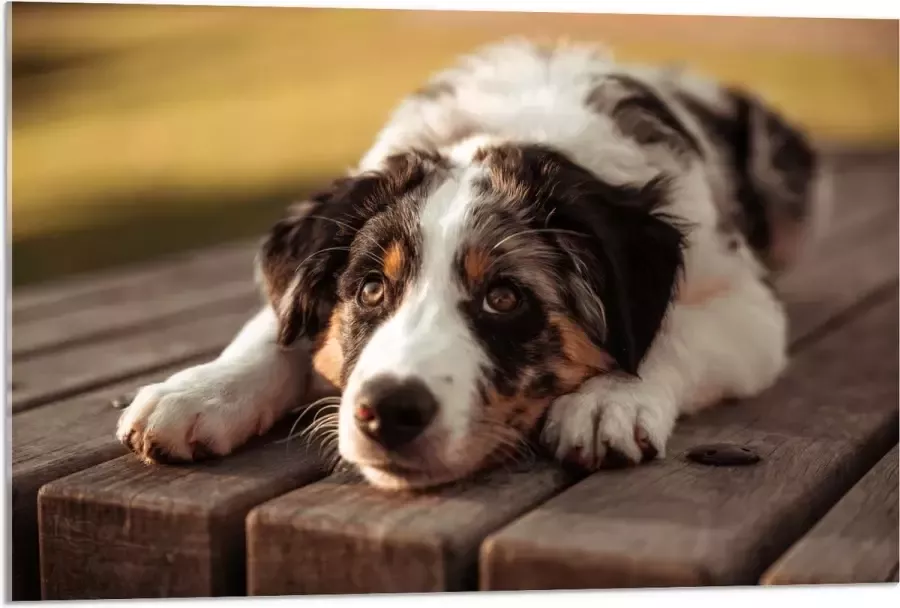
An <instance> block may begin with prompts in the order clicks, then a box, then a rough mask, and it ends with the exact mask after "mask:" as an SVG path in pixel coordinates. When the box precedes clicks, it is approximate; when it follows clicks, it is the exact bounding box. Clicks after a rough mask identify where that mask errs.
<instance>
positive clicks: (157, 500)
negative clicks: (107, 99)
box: [10, 152, 898, 599]
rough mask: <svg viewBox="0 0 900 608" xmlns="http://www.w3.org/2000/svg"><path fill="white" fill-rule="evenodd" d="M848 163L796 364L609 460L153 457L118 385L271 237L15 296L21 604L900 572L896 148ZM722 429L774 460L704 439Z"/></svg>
mask: <svg viewBox="0 0 900 608" xmlns="http://www.w3.org/2000/svg"><path fill="white" fill-rule="evenodd" d="M830 159H831V160H832V161H833V167H834V174H835V184H834V188H835V206H834V211H833V215H834V219H833V221H832V223H831V226H830V228H829V229H828V231H827V234H826V237H825V238H824V239H823V240H822V241H821V242H820V244H819V245H818V247H817V252H816V254H815V255H811V256H809V257H808V258H807V261H806V262H805V263H804V264H803V265H801V266H800V267H798V268H797V269H796V270H795V271H794V272H792V273H791V274H790V275H788V276H786V277H784V279H783V280H782V281H781V282H780V289H781V291H782V292H783V293H784V294H785V298H786V300H787V302H788V307H789V312H790V316H791V319H792V326H791V344H792V347H791V350H792V364H791V366H790V368H789V370H788V372H787V373H786V375H785V376H784V377H783V378H782V380H781V381H780V382H779V383H778V384H777V385H776V386H775V387H773V388H772V389H771V390H769V391H767V392H766V393H765V394H763V395H760V396H758V397H757V398H754V399H751V400H749V401H746V402H742V403H735V404H724V405H722V406H720V407H717V408H713V409H711V410H709V411H707V412H704V413H703V414H701V415H698V416H696V417H695V418H691V419H688V420H685V421H684V422H683V423H681V425H680V426H679V427H678V429H677V431H676V433H675V436H674V438H673V439H672V441H671V443H670V446H669V454H668V456H667V458H666V459H664V460H661V461H657V462H653V463H651V464H648V465H645V466H641V467H638V468H631V469H623V470H611V471H601V472H598V473H595V474H593V475H589V476H579V475H577V474H575V473H572V472H571V471H565V470H562V469H561V468H559V467H557V466H556V465H554V464H552V463H550V462H545V461H540V460H538V461H536V462H533V463H523V464H520V465H516V466H510V467H505V468H499V469H496V470H493V471H488V472H485V473H484V474H482V475H480V476H477V477H476V478H475V479H473V480H470V481H467V482H463V483H460V484H457V485H454V486H450V487H447V488H444V489H442V490H440V491H437V492H433V493H425V494H416V495H412V494H391V493H385V492H381V491H378V490H376V489H373V488H371V487H369V486H367V485H365V484H364V483H361V482H360V481H359V480H358V479H357V478H355V477H354V476H353V475H352V474H350V473H348V472H345V471H338V472H334V473H331V472H329V471H327V470H326V469H325V467H324V466H323V464H322V463H321V460H320V454H319V452H318V451H317V450H315V449H312V448H311V447H309V446H305V445H303V443H302V442H300V441H293V442H283V441H280V440H282V439H284V437H285V436H286V435H287V427H283V426H279V427H278V428H277V429H276V430H275V431H273V432H272V433H270V434H269V435H267V436H266V437H265V438H262V439H260V440H259V441H256V442H254V444H253V445H251V446H249V447H248V448H246V449H244V450H241V451H240V452H238V453H236V454H234V455H233V456H231V457H228V458H225V459H222V460H217V461H212V462H207V463H202V464H195V465H184V466H152V467H151V466H147V465H144V464H141V463H139V462H138V461H137V459H136V458H135V457H133V456H132V455H130V454H128V453H127V452H126V450H125V448H124V447H122V446H121V445H119V444H118V442H117V441H116V440H115V437H114V427H115V422H116V419H117V418H118V416H119V413H120V412H119V411H118V410H116V409H114V408H113V407H111V405H110V400H111V399H113V398H115V397H118V396H120V395H122V394H127V393H128V392H130V391H132V390H134V389H135V388H137V387H139V386H141V385H144V384H147V383H149V382H153V381H156V380H158V379H162V378H164V377H166V376H167V375H169V374H170V373H172V372H173V371H175V370H177V369H179V368H181V367H183V366H185V365H188V364H192V363H197V362H200V361H202V360H204V359H205V358H210V357H212V356H213V355H215V354H216V352H217V351H218V350H219V349H221V348H222V347H223V346H224V345H225V344H226V343H227V342H228V341H229V340H230V338H231V337H232V335H233V334H234V332H235V331H236V330H237V329H238V328H239V327H240V326H241V325H242V323H243V322H244V320H245V319H246V318H247V316H248V315H249V314H251V313H252V312H253V310H254V309H255V307H256V306H258V303H259V296H258V295H257V293H256V291H255V288H254V286H253V284H252V281H251V263H252V258H253V254H254V250H255V245H254V243H240V244H236V245H227V246H222V247H218V248H216V249H210V250H204V251H197V252H193V253H189V254H185V255H181V256H179V257H177V258H173V259H169V260H167V261H164V262H158V263H155V264H153V265H148V266H144V267H141V268H133V269H127V270H124V271H119V272H116V273H107V274H103V275H101V276H95V277H88V278H78V279H75V280H69V281H65V282H60V283H57V284H52V285H46V286H36V287H33V288H28V289H21V290H17V292H16V293H15V294H14V295H13V299H12V320H13V332H12V353H13V359H12V386H11V391H10V395H11V399H10V401H11V408H12V496H13V525H12V530H13V560H12V561H13V567H14V576H13V599H40V598H41V597H43V598H44V599H65V598H152V597H166V596H181V597H188V596H222V595H245V594H251V595H279V594H309V593H316V594H318V593H365V592H424V591H442V590H467V589H468V590H473V589H484V590H493V589H506V590H510V589H559V588H599V587H633V586H690V585H722V584H754V583H762V584H789V583H815V582H832V583H839V582H879V581H880V582H884V581H897V565H898V543H897V537H898V529H897V500H898V498H897V458H898V453H897V439H898V266H897V260H898V192H897V185H898V171H897V165H898V157H897V154H896V153H895V152H892V153H859V152H857V153H849V152H848V153H835V154H834V155H833V156H831V157H830ZM717 443H727V444H731V445H734V446H739V447H747V448H750V449H752V450H753V451H755V452H756V453H757V454H758V455H759V456H760V457H761V460H760V461H759V462H758V463H757V464H754V465H751V466H726V467H717V466H706V465H704V464H700V463H697V462H694V461H692V460H690V459H688V458H686V457H685V454H686V452H687V451H688V450H690V449H691V448H693V447H696V446H699V445H705V444H717Z"/></svg>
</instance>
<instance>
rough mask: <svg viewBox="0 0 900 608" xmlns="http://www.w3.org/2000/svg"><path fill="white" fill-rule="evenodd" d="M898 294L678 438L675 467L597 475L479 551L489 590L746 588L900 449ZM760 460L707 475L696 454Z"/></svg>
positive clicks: (685, 427) (671, 462)
mask: <svg viewBox="0 0 900 608" xmlns="http://www.w3.org/2000/svg"><path fill="white" fill-rule="evenodd" d="M897 311H898V300H897V295H896V290H895V291H894V293H893V294H891V295H890V297H889V298H886V299H884V300H883V301H882V302H880V303H878V304H876V305H874V307H873V308H871V309H870V310H868V311H866V312H865V313H862V312H860V313H858V314H857V316H856V318H855V319H854V320H853V321H852V322H850V323H848V324H847V325H845V326H843V327H841V328H839V329H836V330H835V331H833V332H831V333H829V334H828V335H826V336H825V337H824V338H822V339H821V340H820V341H818V342H816V343H813V344H812V345H810V346H809V347H808V348H807V349H805V350H804V351H803V352H802V353H801V354H800V355H798V356H797V357H796V359H795V361H794V363H793V367H792V369H791V371H790V373H789V374H788V375H787V376H786V377H785V378H784V379H783V380H782V381H781V382H780V383H779V384H777V385H776V386H775V387H774V388H773V389H772V390H770V391H768V392H767V393H766V394H764V395H761V396H760V397H758V398H756V399H751V400H749V401H747V402H744V403H740V404H735V405H733V406H720V407H718V408H713V409H712V410H709V411H707V412H705V413H703V414H701V415H699V416H697V417H695V418H693V419H688V420H685V421H683V422H682V423H681V425H680V426H679V427H678V429H677V430H676V433H675V436H674V437H673V439H672V441H671V443H670V447H669V450H670V452H669V457H668V458H666V459H664V460H661V461H657V462H654V463H651V464H649V465H647V466H644V467H638V468H636V469H631V470H623V471H604V472H601V473H597V474H594V475H592V476H590V477H588V478H586V479H585V480H584V481H582V482H580V483H578V484H576V485H575V486H573V487H572V488H570V489H568V490H567V491H565V492H563V493H562V494H560V495H559V496H557V497H555V498H553V499H551V500H549V501H548V502H546V503H545V504H544V505H542V506H541V507H539V508H538V509H536V510H534V511H532V512H530V513H528V514H527V515H525V516H524V517H522V518H520V519H519V520H517V521H516V522H514V523H513V524H511V525H509V526H508V527H506V528H505V529H503V530H501V531H499V532H497V533H496V534H494V535H492V536H491V537H489V538H488V539H487V540H486V541H485V543H484V544H483V546H482V550H481V565H480V573H481V588H482V589H493V590H502V589H506V590H509V589H562V588H601V587H652V586H697V585H710V584H750V583H753V582H755V581H757V580H759V576H760V574H762V572H763V570H764V569H765V568H766V566H768V565H769V564H771V563H772V561H773V560H774V559H775V558H777V557H778V555H779V554H780V553H782V552H783V551H784V550H785V549H786V548H787V547H788V546H789V545H790V544H791V543H792V542H793V541H794V540H795V539H796V538H797V537H798V536H799V535H801V534H802V533H803V532H804V531H805V530H807V529H809V527H810V526H811V525H812V524H813V523H814V522H815V520H816V519H818V518H819V517H820V516H821V515H822V514H824V512H825V511H826V510H827V509H828V507H829V506H830V505H832V504H833V503H834V502H835V501H836V500H837V499H838V498H839V497H840V496H841V495H842V494H843V493H844V492H845V491H846V490H847V489H848V488H849V487H850V486H851V485H852V484H853V483H854V482H855V481H856V480H857V479H859V478H860V477H861V476H862V475H863V474H864V473H865V471H866V470H867V469H868V468H869V467H871V466H872V464H874V462H875V461H877V460H878V458H880V457H881V456H882V455H883V454H884V453H885V452H886V451H887V450H888V449H889V448H890V446H891V445H893V444H894V443H896V441H897V424H898V419H897V399H898V395H897V356H898V354H897V348H898V346H897V330H898V325H897V316H898V314H897ZM719 442H727V443H734V444H738V445H748V446H751V447H752V448H753V449H754V450H756V451H757V452H758V453H759V454H760V455H761V456H762V462H761V463H760V464H757V465H755V466H750V467H737V468H729V467H724V468H716V467H705V466H703V465H699V464H695V463H692V462H690V461H687V460H686V459H685V458H683V457H682V456H681V455H682V454H683V453H684V452H685V451H686V450H688V449H690V448H691V447H693V446H697V445H702V444H711V443H719Z"/></svg>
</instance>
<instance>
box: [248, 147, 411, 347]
mask: <svg viewBox="0 0 900 608" xmlns="http://www.w3.org/2000/svg"><path fill="white" fill-rule="evenodd" d="M425 169H426V167H425V163H424V160H423V158H422V157H421V156H419V155H415V154H410V155H404V156H394V157H389V158H388V159H387V160H386V161H385V163H384V168H383V170H381V171H372V172H367V173H362V174H359V175H356V176H353V177H345V178H341V179H338V180H335V181H334V182H333V183H332V184H331V185H330V186H329V187H328V189H326V190H325V191H323V192H320V193H318V194H316V195H313V196H311V197H309V199H307V200H306V201H304V202H302V203H298V204H295V205H293V206H292V207H291V208H290V209H289V213H288V215H287V217H285V218H284V219H282V220H280V221H278V222H277V223H276V224H275V225H274V226H273V227H272V229H271V230H270V231H269V234H268V236H267V237H266V238H265V239H264V241H263V243H262V247H261V249H260V251H259V253H258V255H257V261H256V264H257V280H258V281H259V282H260V283H261V284H262V289H263V291H264V293H265V295H266V297H267V298H268V301H269V303H270V304H271V306H272V308H273V309H274V311H275V314H276V316H277V317H278V323H279V330H278V344H279V345H281V346H289V345H291V344H292V343H293V342H295V341H296V340H297V339H298V338H309V339H315V337H316V336H318V335H319V333H320V332H321V331H323V330H324V329H326V328H327V326H328V321H329V319H330V317H331V313H332V310H333V309H334V307H335V305H336V304H337V279H338V277H339V275H340V274H341V272H343V270H344V268H345V267H346V266H347V261H348V258H349V255H350V245H351V244H352V243H353V240H354V239H355V238H356V234H357V232H359V230H360V229H361V228H362V227H363V226H364V225H365V223H366V222H367V221H369V220H370V219H371V218H372V217H374V216H375V215H377V214H378V213H379V212H381V211H382V210H384V209H385V208H386V207H387V206H388V205H390V204H391V203H392V202H393V201H395V200H397V199H398V198H399V197H400V196H402V195H403V193H404V192H406V191H408V190H410V189H411V188H415V187H417V186H418V185H420V184H421V183H422V182H423V180H424V176H425Z"/></svg>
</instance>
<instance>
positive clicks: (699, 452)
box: [687, 443, 760, 467]
mask: <svg viewBox="0 0 900 608" xmlns="http://www.w3.org/2000/svg"><path fill="white" fill-rule="evenodd" d="M687 458H688V460H691V461H693V462H696V463H698V464H705V465H707V466H712V467H733V466H746V465H750V464H756V463H757V462H759V461H760V457H759V454H757V453H756V452H755V451H753V450H752V449H750V448H748V447H746V446H742V445H734V444H732V443H712V444H706V445H698V446H695V447H693V448H691V449H690V450H688V452H687Z"/></svg>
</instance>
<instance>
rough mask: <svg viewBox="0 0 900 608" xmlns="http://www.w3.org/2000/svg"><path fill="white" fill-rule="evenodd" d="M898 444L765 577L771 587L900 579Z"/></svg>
mask: <svg viewBox="0 0 900 608" xmlns="http://www.w3.org/2000/svg"><path fill="white" fill-rule="evenodd" d="M898 456H900V453H898V451H897V446H894V449H892V450H891V451H890V452H888V453H887V454H886V455H885V457H884V458H882V459H881V461H880V462H879V463H878V464H877V465H875V467H873V468H872V470H871V471H869V472H868V473H867V474H866V476H865V477H863V478H862V480H860V482H859V483H858V484H856V485H855V486H853V489H852V490H850V492H848V493H847V494H846V495H845V496H844V497H843V498H842V499H841V500H840V502H838V503H837V505H835V506H834V508H833V509H831V511H829V512H828V514H827V515H826V516H825V517H824V518H822V520H821V521H819V523H817V524H816V525H815V527H813V529H812V530H810V531H809V533H808V534H807V535H806V536H804V537H803V538H801V539H800V540H799V541H798V542H797V543H796V544H795V545H794V546H793V547H791V548H790V550H789V551H788V552H787V553H786V554H785V555H783V556H782V557H781V558H780V559H779V560H778V561H777V562H775V564H774V565H773V566H772V567H771V568H769V570H767V571H766V573H765V575H763V578H762V583H763V584H766V585H810V584H818V583H826V584H840V583H884V582H888V581H890V580H892V578H894V577H896V573H897V566H898V562H900V560H898V547H897V542H898V541H897V534H898V526H897V515H898V513H897V500H898V493H897V458H898Z"/></svg>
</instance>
